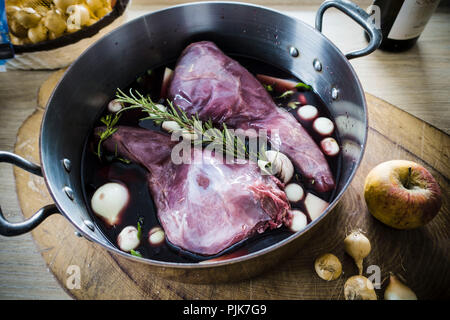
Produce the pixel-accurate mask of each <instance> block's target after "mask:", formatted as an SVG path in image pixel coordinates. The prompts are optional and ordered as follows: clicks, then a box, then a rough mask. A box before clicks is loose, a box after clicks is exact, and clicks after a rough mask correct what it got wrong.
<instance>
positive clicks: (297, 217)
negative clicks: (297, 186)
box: [289, 210, 308, 232]
mask: <svg viewBox="0 0 450 320" xmlns="http://www.w3.org/2000/svg"><path fill="white" fill-rule="evenodd" d="M290 213H291V215H292V219H291V224H290V225H289V229H291V231H292V232H298V231H300V230H303V229H304V228H305V227H306V225H307V224H308V220H307V218H306V215H305V214H304V213H303V212H301V211H300V210H291V211H290Z"/></svg>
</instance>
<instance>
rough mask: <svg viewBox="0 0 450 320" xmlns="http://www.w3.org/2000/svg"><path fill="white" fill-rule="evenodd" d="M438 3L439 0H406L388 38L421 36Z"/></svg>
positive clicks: (397, 38)
mask: <svg viewBox="0 0 450 320" xmlns="http://www.w3.org/2000/svg"><path fill="white" fill-rule="evenodd" d="M438 4H439V0H405V2H404V3H403V5H402V7H401V8H400V11H399V13H398V15H397V18H396V19H395V22H394V24H393V25H392V28H391V31H389V34H388V38H389V39H393V40H408V39H414V38H416V37H418V36H420V34H421V33H422V31H423V29H425V25H426V24H427V22H428V20H429V19H430V18H431V15H432V14H433V12H434V10H435V9H436V7H437V6H438Z"/></svg>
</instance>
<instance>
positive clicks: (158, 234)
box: [148, 227, 166, 246]
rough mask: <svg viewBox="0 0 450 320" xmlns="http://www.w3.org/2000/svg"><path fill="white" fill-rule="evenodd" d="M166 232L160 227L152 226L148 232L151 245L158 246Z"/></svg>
mask: <svg viewBox="0 0 450 320" xmlns="http://www.w3.org/2000/svg"><path fill="white" fill-rule="evenodd" d="M165 237H166V234H165V232H164V230H163V229H162V228H161V227H154V228H152V229H151V230H150V231H149V233H148V242H149V243H150V245H151V246H159V245H161V244H162V243H163V242H164V239H165Z"/></svg>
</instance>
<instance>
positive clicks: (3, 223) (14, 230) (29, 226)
mask: <svg viewBox="0 0 450 320" xmlns="http://www.w3.org/2000/svg"><path fill="white" fill-rule="evenodd" d="M0 162H7V163H11V164H13V165H16V166H18V167H20V168H22V169H24V170H26V171H28V172H30V173H32V174H35V175H38V176H41V177H42V171H41V167H39V166H38V165H36V164H34V163H32V162H30V161H28V160H26V159H24V158H22V157H19V156H18V155H16V154H14V153H11V152H5V151H0ZM54 213H59V210H58V208H57V207H56V205H54V204H49V205H46V206H45V207H42V208H41V209H39V210H38V211H37V212H36V213H35V214H34V215H33V216H31V218H29V219H27V220H25V221H22V222H16V223H11V222H9V221H8V220H6V218H5V217H4V216H3V212H2V209H1V208H0V234H1V235H2V236H8V237H10V236H17V235H20V234H23V233H27V232H29V231H31V230H33V229H34V228H35V227H37V226H38V225H39V224H40V223H41V222H42V221H44V220H45V219H46V218H47V217H49V216H51V215H52V214H54Z"/></svg>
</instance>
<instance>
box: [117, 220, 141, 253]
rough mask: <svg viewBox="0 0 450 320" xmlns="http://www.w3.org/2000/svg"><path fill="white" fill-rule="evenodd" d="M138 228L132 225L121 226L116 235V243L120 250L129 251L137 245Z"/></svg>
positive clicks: (138, 241)
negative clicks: (121, 228)
mask: <svg viewBox="0 0 450 320" xmlns="http://www.w3.org/2000/svg"><path fill="white" fill-rule="evenodd" d="M139 243H140V240H139V238H138V230H137V229H136V228H135V227H133V226H128V227H125V228H123V230H122V231H121V232H120V233H119V236H118V237H117V245H118V246H119V248H120V250H122V251H125V252H130V251H131V250H134V249H136V248H137V247H138V246H139Z"/></svg>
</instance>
